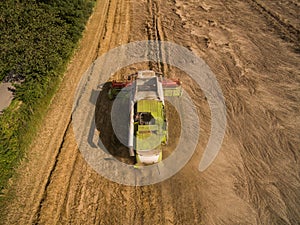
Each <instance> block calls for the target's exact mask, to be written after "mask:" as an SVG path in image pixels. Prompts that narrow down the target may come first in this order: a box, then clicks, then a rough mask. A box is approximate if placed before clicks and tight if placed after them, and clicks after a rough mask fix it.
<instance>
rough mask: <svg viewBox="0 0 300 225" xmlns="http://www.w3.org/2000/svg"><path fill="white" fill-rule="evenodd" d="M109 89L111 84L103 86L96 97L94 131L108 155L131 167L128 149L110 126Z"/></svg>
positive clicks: (111, 105)
mask: <svg viewBox="0 0 300 225" xmlns="http://www.w3.org/2000/svg"><path fill="white" fill-rule="evenodd" d="M110 87H111V82H107V83H105V84H103V85H102V87H101V91H100V93H99V95H98V98H97V102H96V107H95V124H96V129H97V130H98V131H99V138H100V140H101V141H102V143H103V145H104V146H105V148H106V149H107V151H108V153H109V154H111V155H112V156H113V157H115V158H116V159H117V160H119V161H121V162H123V163H126V164H130V165H133V164H134V163H135V159H134V157H131V156H130V155H129V151H128V147H127V146H125V145H123V144H122V143H121V142H120V140H119V139H118V137H117V136H116V134H115V132H114V129H113V126H112V121H111V110H112V107H113V102H114V100H110V99H109V97H108V92H109V89H110Z"/></svg>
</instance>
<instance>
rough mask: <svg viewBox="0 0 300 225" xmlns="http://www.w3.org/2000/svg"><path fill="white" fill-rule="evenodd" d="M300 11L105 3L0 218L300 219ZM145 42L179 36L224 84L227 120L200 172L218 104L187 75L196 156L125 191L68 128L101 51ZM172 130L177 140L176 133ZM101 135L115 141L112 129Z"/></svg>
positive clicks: (294, 6) (187, 2)
mask: <svg viewBox="0 0 300 225" xmlns="http://www.w3.org/2000/svg"><path fill="white" fill-rule="evenodd" d="M299 6H300V2H299V1H298V0H289V1H284V2H283V1H276V3H275V2H274V1H271V0H265V1H261V0H246V1H235V0H232V1H226V0H204V1H197V0H139V1H137V0H101V1H100V0H99V1H98V4H97V6H96V8H95V12H94V14H93V15H92V17H91V19H90V20H89V23H88V25H87V29H86V32H85V35H84V38H83V40H82V42H81V45H80V49H79V50H78V52H77V54H76V56H75V57H74V59H73V60H72V62H71V64H70V65H69V68H68V72H67V73H66V75H65V78H64V80H63V82H62V85H61V87H60V89H59V91H58V93H57V95H56V96H55V98H54V99H53V101H52V105H51V107H50V109H49V112H48V114H47V117H46V118H45V126H44V127H42V129H41V130H40V132H39V135H38V136H37V138H36V140H35V142H34V143H33V145H32V148H31V149H30V151H29V152H28V154H27V159H26V160H24V162H23V163H22V165H21V166H20V168H19V170H18V171H19V174H20V175H19V176H18V177H15V178H14V179H13V180H12V182H11V183H12V188H11V189H10V190H8V191H7V194H8V195H10V196H11V195H12V196H15V197H14V199H13V200H12V202H11V203H10V204H8V207H7V209H6V211H5V212H2V214H3V215H4V220H3V221H1V222H2V223H3V224H226V225H227V224H243V225H244V224H245V225H246V224H249V225H253V224H266V225H268V224H289V225H292V224H298V222H299V221H300V210H299V208H300V198H299V196H300V176H299V171H300V168H299V167H300V166H299V165H300V164H299V146H300V138H299V133H300V128H299V127H300V116H299V115H300V114H299V102H300V89H299V84H300V76H299V52H300V46H299V37H300V32H299V30H300V27H299V24H300V23H299ZM147 39H151V40H161V41H164V40H165V41H172V42H175V43H177V44H179V45H182V46H185V47H187V48H189V49H190V50H192V51H193V52H194V53H196V54H197V55H199V56H200V57H201V58H202V59H204V60H205V62H206V63H207V64H208V65H209V66H210V68H211V70H212V71H213V72H214V74H215V75H216V77H217V79H218V82H219V84H220V86H221V88H222V90H223V93H224V97H225V99H226V106H227V119H228V124H227V130H226V136H225V138H224V141H223V146H222V149H221V151H220V153H219V155H218V156H217V158H216V160H215V161H214V163H213V164H212V165H211V166H210V167H209V168H208V169H207V170H206V171H204V172H202V173H200V172H199V171H198V165H199V161H200V159H201V156H202V153H203V151H204V149H205V146H206V144H207V141H208V138H209V132H210V129H211V128H210V111H209V107H208V103H207V101H206V99H205V96H204V94H203V93H202V91H201V89H200V88H199V87H198V86H196V85H195V84H193V82H191V80H190V79H188V78H187V77H186V76H182V77H181V79H182V81H183V85H184V88H185V89H186V90H187V91H188V93H189V94H190V95H191V97H192V98H193V100H194V101H195V104H196V106H197V107H198V111H199V118H200V123H201V129H200V130H201V134H200V138H199V144H198V147H197V151H196V153H195V154H194V156H193V158H192V160H191V161H190V162H189V163H188V164H187V165H186V166H185V167H184V168H183V169H182V170H181V171H180V172H179V173H178V174H176V175H175V176H173V177H172V178H170V179H168V180H166V181H164V182H162V183H159V184H156V185H151V186H144V187H127V186H122V185H119V184H116V183H113V182H110V181H109V180H106V179H105V178H103V177H101V176H100V175H98V174H97V173H96V172H94V171H93V169H92V168H90V167H89V166H88V165H87V163H86V162H85V160H84V159H83V158H82V156H81V154H80V152H79V150H78V148H77V146H76V141H75V138H74V134H73V131H72V124H71V111H72V104H73V100H74V97H73V96H74V93H75V90H76V86H77V84H78V82H79V80H80V77H81V75H82V74H83V73H84V71H85V70H86V69H87V68H88V67H89V66H90V65H91V64H92V62H93V61H94V60H95V59H96V58H97V57H98V56H99V55H101V54H103V53H105V52H107V51H108V50H109V49H111V48H113V47H116V46H119V45H122V44H126V43H128V42H132V41H137V40H147ZM145 67H147V68H145ZM140 68H143V69H155V70H157V71H162V72H164V73H165V74H166V75H167V76H170V77H172V76H179V77H180V75H178V74H180V73H179V72H178V70H177V69H175V68H173V67H171V66H168V65H161V64H155V63H148V64H144V65H133V66H132V67H130V68H126V71H128V72H132V71H135V70H137V69H140ZM121 74H122V73H119V74H117V75H116V76H117V77H119V78H120V77H121ZM98 110H101V107H100V109H98ZM102 110H107V111H109V106H108V105H105V108H104V109H102ZM171 113H172V112H171ZM175 114H176V113H175ZM173 117H174V118H175V121H178V118H177V117H176V116H170V118H173ZM173 122H174V120H173ZM169 123H172V120H171V121H170V122H169ZM98 126H99V129H101V123H100V125H99V124H98ZM103 126H104V125H103ZM105 126H107V127H109V126H110V125H109V123H108V124H107V123H106V124H105ZM102 129H103V128H102ZM172 132H173V133H172V137H173V138H174V140H175V139H176V137H177V136H178V129H175V128H174V129H172ZM105 138H106V141H107V143H108V145H110V143H113V138H114V137H113V134H112V133H111V132H108V133H107V135H106V137H105ZM297 146H298V147H297ZM111 148H114V145H113V144H111ZM124 157H126V156H124ZM120 158H121V159H122V156H120Z"/></svg>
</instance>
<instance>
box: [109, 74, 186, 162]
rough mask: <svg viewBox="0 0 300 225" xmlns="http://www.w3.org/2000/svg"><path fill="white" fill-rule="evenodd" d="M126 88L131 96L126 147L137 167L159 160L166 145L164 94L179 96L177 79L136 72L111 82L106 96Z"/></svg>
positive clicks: (113, 96)
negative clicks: (124, 78) (121, 79)
mask: <svg viewBox="0 0 300 225" xmlns="http://www.w3.org/2000/svg"><path fill="white" fill-rule="evenodd" d="M125 87H126V90H128V92H129V94H128V97H129V98H130V104H129V107H130V119H129V132H128V147H129V153H130V156H135V157H136V161H137V164H136V165H137V166H140V165H151V164H155V163H159V162H160V161H161V160H162V145H165V144H167V140H168V122H167V118H166V112H165V101H164V97H165V96H178V97H179V96H181V94H182V87H181V82H180V80H171V79H166V78H164V77H163V76H162V74H158V73H155V72H154V71H151V70H145V71H139V72H138V73H137V74H134V75H131V76H129V77H128V81H126V82H117V81H113V82H112V86H111V88H110V90H109V93H108V95H109V98H110V99H114V98H115V97H116V96H117V95H118V94H119V93H120V91H121V90H122V89H123V88H125Z"/></svg>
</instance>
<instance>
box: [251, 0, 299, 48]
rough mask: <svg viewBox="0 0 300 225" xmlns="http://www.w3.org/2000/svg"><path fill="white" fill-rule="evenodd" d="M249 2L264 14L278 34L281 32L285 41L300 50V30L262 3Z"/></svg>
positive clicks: (255, 0)
mask: <svg viewBox="0 0 300 225" xmlns="http://www.w3.org/2000/svg"><path fill="white" fill-rule="evenodd" d="M248 2H249V3H250V4H251V5H252V6H253V7H254V8H256V9H257V10H258V11H259V12H260V13H261V14H263V15H264V17H265V18H266V19H267V20H268V21H270V23H271V24H272V25H273V26H274V27H275V30H276V32H279V34H280V36H281V37H282V38H283V39H284V40H287V41H291V42H293V43H294V44H295V45H296V46H297V48H298V49H299V48H300V46H299V41H300V30H298V29H297V28H296V27H294V26H293V25H292V24H290V23H287V22H285V21H284V20H283V19H282V18H281V16H280V15H278V14H277V13H276V12H274V11H272V10H270V9H269V8H268V7H267V6H266V5H265V4H264V3H263V2H262V1H257V0H250V1H248ZM299 50H300V49H299Z"/></svg>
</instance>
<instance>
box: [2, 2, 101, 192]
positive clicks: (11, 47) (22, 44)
mask: <svg viewBox="0 0 300 225" xmlns="http://www.w3.org/2000/svg"><path fill="white" fill-rule="evenodd" d="M94 3H95V0H2V1H0V34H1V35H0V81H2V80H3V79H8V80H9V79H12V78H14V80H17V81H20V82H18V84H15V87H16V91H15V99H14V100H13V102H12V104H11V105H10V107H8V108H7V109H6V110H4V114H3V115H1V116H0V191H2V190H3V189H4V188H5V187H6V186H7V182H8V180H9V178H10V177H11V176H12V175H13V174H14V172H13V171H14V169H15V168H16V166H17V164H18V162H19V161H20V159H22V157H23V156H24V151H25V149H26V147H28V145H29V143H30V140H31V139H32V137H33V136H34V133H35V130H36V129H37V126H38V121H40V120H41V118H42V116H43V114H44V113H45V111H46V108H47V106H48V105H49V103H50V100H51V97H52V96H53V94H54V92H55V90H56V88H57V87H58V84H59V82H60V80H61V76H62V75H63V72H64V71H65V68H66V65H67V63H68V61H69V60H70V58H71V56H72V54H73V53H74V50H75V48H76V46H77V43H78V41H79V39H80V38H81V35H82V32H83V30H84V27H85V24H86V21H87V19H88V18H89V16H90V14H91V12H92V9H93V5H94ZM0 97H1V96H0Z"/></svg>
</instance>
